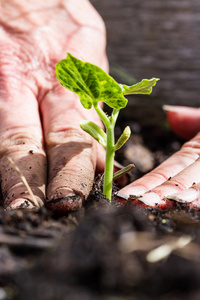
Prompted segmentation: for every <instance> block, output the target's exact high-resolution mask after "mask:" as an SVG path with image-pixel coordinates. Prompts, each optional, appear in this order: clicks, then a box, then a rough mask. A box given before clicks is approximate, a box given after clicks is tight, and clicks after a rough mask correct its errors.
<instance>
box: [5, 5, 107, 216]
mask: <svg viewBox="0 0 200 300" xmlns="http://www.w3.org/2000/svg"><path fill="white" fill-rule="evenodd" d="M105 46H106V34H105V28H104V23H103V21H102V19H101V18H100V16H99V15H98V13H97V12H96V11H95V10H94V8H93V7H92V6H91V4H90V3H89V1H87V0H81V1H79V0H60V1H59V0H48V1H41V0H34V1H31V0H2V1H1V10H0V82H1V85H0V155H1V157H0V159H1V161H0V177H1V190H2V201H3V202H4V207H5V208H6V209H11V208H16V207H19V206H21V207H26V206H27V207H29V208H31V207H33V205H32V202H31V198H30V196H29V194H28V193H27V191H26V188H25V187H24V185H23V183H22V181H21V179H20V178H19V176H18V174H17V172H16V171H14V170H13V169H12V168H11V166H10V164H9V162H8V160H7V156H9V157H11V158H12V159H13V161H14V162H15V164H16V165H17V166H18V167H19V168H20V170H21V172H22V173H23V175H24V176H25V178H26V179H27V181H28V182H29V184H30V186H31V189H32V191H33V193H34V195H35V197H36V200H37V201H38V203H39V205H40V206H42V205H44V202H45V198H46V197H47V201H46V204H47V206H48V207H49V208H50V209H53V210H54V211H57V212H62V213H66V212H68V211H69V210H71V209H75V208H77V207H80V206H81V205H82V201H84V199H85V197H87V195H88V193H89V191H90V189H91V186H92V181H93V178H94V173H95V168H96V164H97V146H96V142H93V140H92V138H90V136H89V135H87V134H85V133H84V132H83V131H82V130H81V129H80V127H79V121H80V120H83V119H89V120H93V121H94V122H96V123H99V122H100V121H99V119H98V117H97V116H96V113H95V112H94V111H93V110H85V109H84V108H82V106H81V104H80V101H79V99H78V98H77V96H76V95H75V94H72V93H71V92H69V91H67V90H66V89H65V88H63V87H62V86H61V85H60V83H59V82H58V80H57V79H56V77H55V65H56V63H57V62H58V61H59V60H61V59H63V58H65V57H66V53H67V52H70V53H71V54H72V55H74V56H76V57H77V58H80V59H82V60H84V61H89V62H91V63H94V64H96V65H98V66H100V67H101V68H103V69H104V70H106V71H107V70H108V64H107V59H106V54H105ZM100 157H101V159H102V157H103V156H102V155H100ZM99 165H101V166H102V163H101V164H99Z"/></svg>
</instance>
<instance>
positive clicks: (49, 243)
mask: <svg viewBox="0 0 200 300" xmlns="http://www.w3.org/2000/svg"><path fill="white" fill-rule="evenodd" d="M55 241H56V240H55V239H52V238H51V239H46V238H45V239H44V238H33V237H26V238H23V237H19V236H13V235H10V234H1V235H0V244H3V245H8V246H15V247H22V246H23V247H30V248H34V249H45V248H53V247H55V246H56V243H55Z"/></svg>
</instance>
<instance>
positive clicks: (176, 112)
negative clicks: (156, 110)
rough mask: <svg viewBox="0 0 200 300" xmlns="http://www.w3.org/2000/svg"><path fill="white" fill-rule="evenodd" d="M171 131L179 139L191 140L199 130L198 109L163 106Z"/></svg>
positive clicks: (199, 117) (199, 116) (199, 110)
mask: <svg viewBox="0 0 200 300" xmlns="http://www.w3.org/2000/svg"><path fill="white" fill-rule="evenodd" d="M163 110H164V111H166V113H167V121H168V123H169V125H170V127H171V129H172V130H173V131H174V132H175V133H176V134H177V135H179V136H180V137H182V138H185V139H191V138H193V137H194V136H195V135H196V134H197V133H198V132H199V130H200V109H199V108H193V107H185V106H171V105H164V106H163Z"/></svg>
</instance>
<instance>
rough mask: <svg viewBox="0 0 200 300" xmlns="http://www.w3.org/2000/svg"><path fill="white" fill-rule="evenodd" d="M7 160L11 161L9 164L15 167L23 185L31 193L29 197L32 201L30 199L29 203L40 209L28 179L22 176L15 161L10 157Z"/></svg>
mask: <svg viewBox="0 0 200 300" xmlns="http://www.w3.org/2000/svg"><path fill="white" fill-rule="evenodd" d="M7 160H8V161H9V163H10V164H11V166H12V167H13V169H14V170H15V171H16V172H17V173H18V174H19V177H20V178H21V180H22V182H23V184H24V185H25V187H26V188H27V191H28V193H29V195H30V196H31V199H28V200H29V201H31V202H32V203H33V205H35V206H36V207H40V206H39V204H38V202H37V200H36V198H35V196H34V194H33V192H32V190H31V187H30V185H29V184H28V182H27V180H26V178H25V177H24V175H23V174H22V172H21V171H20V169H19V168H18V166H16V164H15V163H14V161H13V160H12V158H10V157H9V156H8V157H7Z"/></svg>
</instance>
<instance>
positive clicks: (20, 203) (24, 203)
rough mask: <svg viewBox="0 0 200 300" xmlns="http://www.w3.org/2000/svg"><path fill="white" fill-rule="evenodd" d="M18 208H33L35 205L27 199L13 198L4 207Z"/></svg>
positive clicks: (6, 208) (9, 208)
mask: <svg viewBox="0 0 200 300" xmlns="http://www.w3.org/2000/svg"><path fill="white" fill-rule="evenodd" d="M19 208H29V209H33V208H35V206H34V205H33V204H32V203H31V201H29V200H28V199H24V198H21V199H20V198H19V199H16V200H13V201H12V202H11V203H10V204H9V205H8V206H7V207H5V210H12V209H19Z"/></svg>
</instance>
